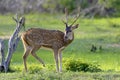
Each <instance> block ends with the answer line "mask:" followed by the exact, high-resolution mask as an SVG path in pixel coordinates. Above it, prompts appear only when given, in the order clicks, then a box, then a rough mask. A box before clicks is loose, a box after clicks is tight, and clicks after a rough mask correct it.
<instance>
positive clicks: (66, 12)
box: [62, 8, 68, 25]
mask: <svg viewBox="0 0 120 80" xmlns="http://www.w3.org/2000/svg"><path fill="white" fill-rule="evenodd" d="M65 19H66V22H65V21H64V20H62V22H63V23H64V24H66V25H68V10H67V8H65Z"/></svg>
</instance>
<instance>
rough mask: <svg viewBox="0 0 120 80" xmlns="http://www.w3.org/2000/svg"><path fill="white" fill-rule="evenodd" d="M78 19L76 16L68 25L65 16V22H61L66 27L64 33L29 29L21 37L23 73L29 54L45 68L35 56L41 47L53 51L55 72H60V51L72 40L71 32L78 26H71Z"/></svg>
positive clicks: (72, 34) (41, 61) (72, 33)
mask: <svg viewBox="0 0 120 80" xmlns="http://www.w3.org/2000/svg"><path fill="white" fill-rule="evenodd" d="M78 17H79V16H77V18H76V19H75V20H74V22H73V23H72V24H71V25H68V23H67V15H66V22H65V21H63V22H64V24H65V26H66V28H65V32H62V31H59V30H47V29H41V28H31V29H28V30H27V31H25V32H24V33H23V34H22V35H21V38H22V42H23V45H24V49H25V53H24V55H23V62H24V67H25V71H27V65H26V59H27V57H28V55H29V54H30V53H31V54H32V56H33V57H35V58H36V59H37V60H38V61H39V62H40V63H42V64H43V66H45V64H44V62H43V60H42V59H41V58H39V57H38V56H37V55H36V51H37V50H38V49H39V48H41V47H46V48H49V49H52V50H53V53H54V59H55V63H56V70H57V72H61V71H62V51H63V50H64V49H65V48H66V47H67V46H68V45H69V44H70V43H71V42H72V41H73V40H74V32H73V30H74V29H76V28H78V24H76V25H73V24H74V23H75V22H76V20H77V19H78Z"/></svg>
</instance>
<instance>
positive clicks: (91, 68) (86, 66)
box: [64, 58, 102, 72]
mask: <svg viewBox="0 0 120 80" xmlns="http://www.w3.org/2000/svg"><path fill="white" fill-rule="evenodd" d="M64 64H65V67H66V70H68V71H83V72H100V71H102V70H101V69H100V68H99V67H98V65H97V64H90V63H85V62H82V61H81V60H80V59H73V58H69V59H66V60H65V61H64Z"/></svg>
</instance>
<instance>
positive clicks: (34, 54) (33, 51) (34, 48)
mask: <svg viewBox="0 0 120 80" xmlns="http://www.w3.org/2000/svg"><path fill="white" fill-rule="evenodd" d="M39 48H40V47H33V49H32V50H31V54H32V56H33V57H35V58H36V59H37V60H38V61H39V62H40V63H42V64H43V66H44V67H45V64H44V62H43V60H42V59H40V58H39V57H38V56H37V55H36V51H37V50H38V49H39Z"/></svg>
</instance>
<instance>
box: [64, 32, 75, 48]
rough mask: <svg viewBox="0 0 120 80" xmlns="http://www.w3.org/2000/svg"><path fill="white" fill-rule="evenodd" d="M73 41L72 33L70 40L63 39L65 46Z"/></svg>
mask: <svg viewBox="0 0 120 80" xmlns="http://www.w3.org/2000/svg"><path fill="white" fill-rule="evenodd" d="M73 40H74V33H72V35H71V38H70V39H68V40H66V39H64V42H65V46H67V45H69V44H70V43H71V42H72V41H73Z"/></svg>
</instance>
